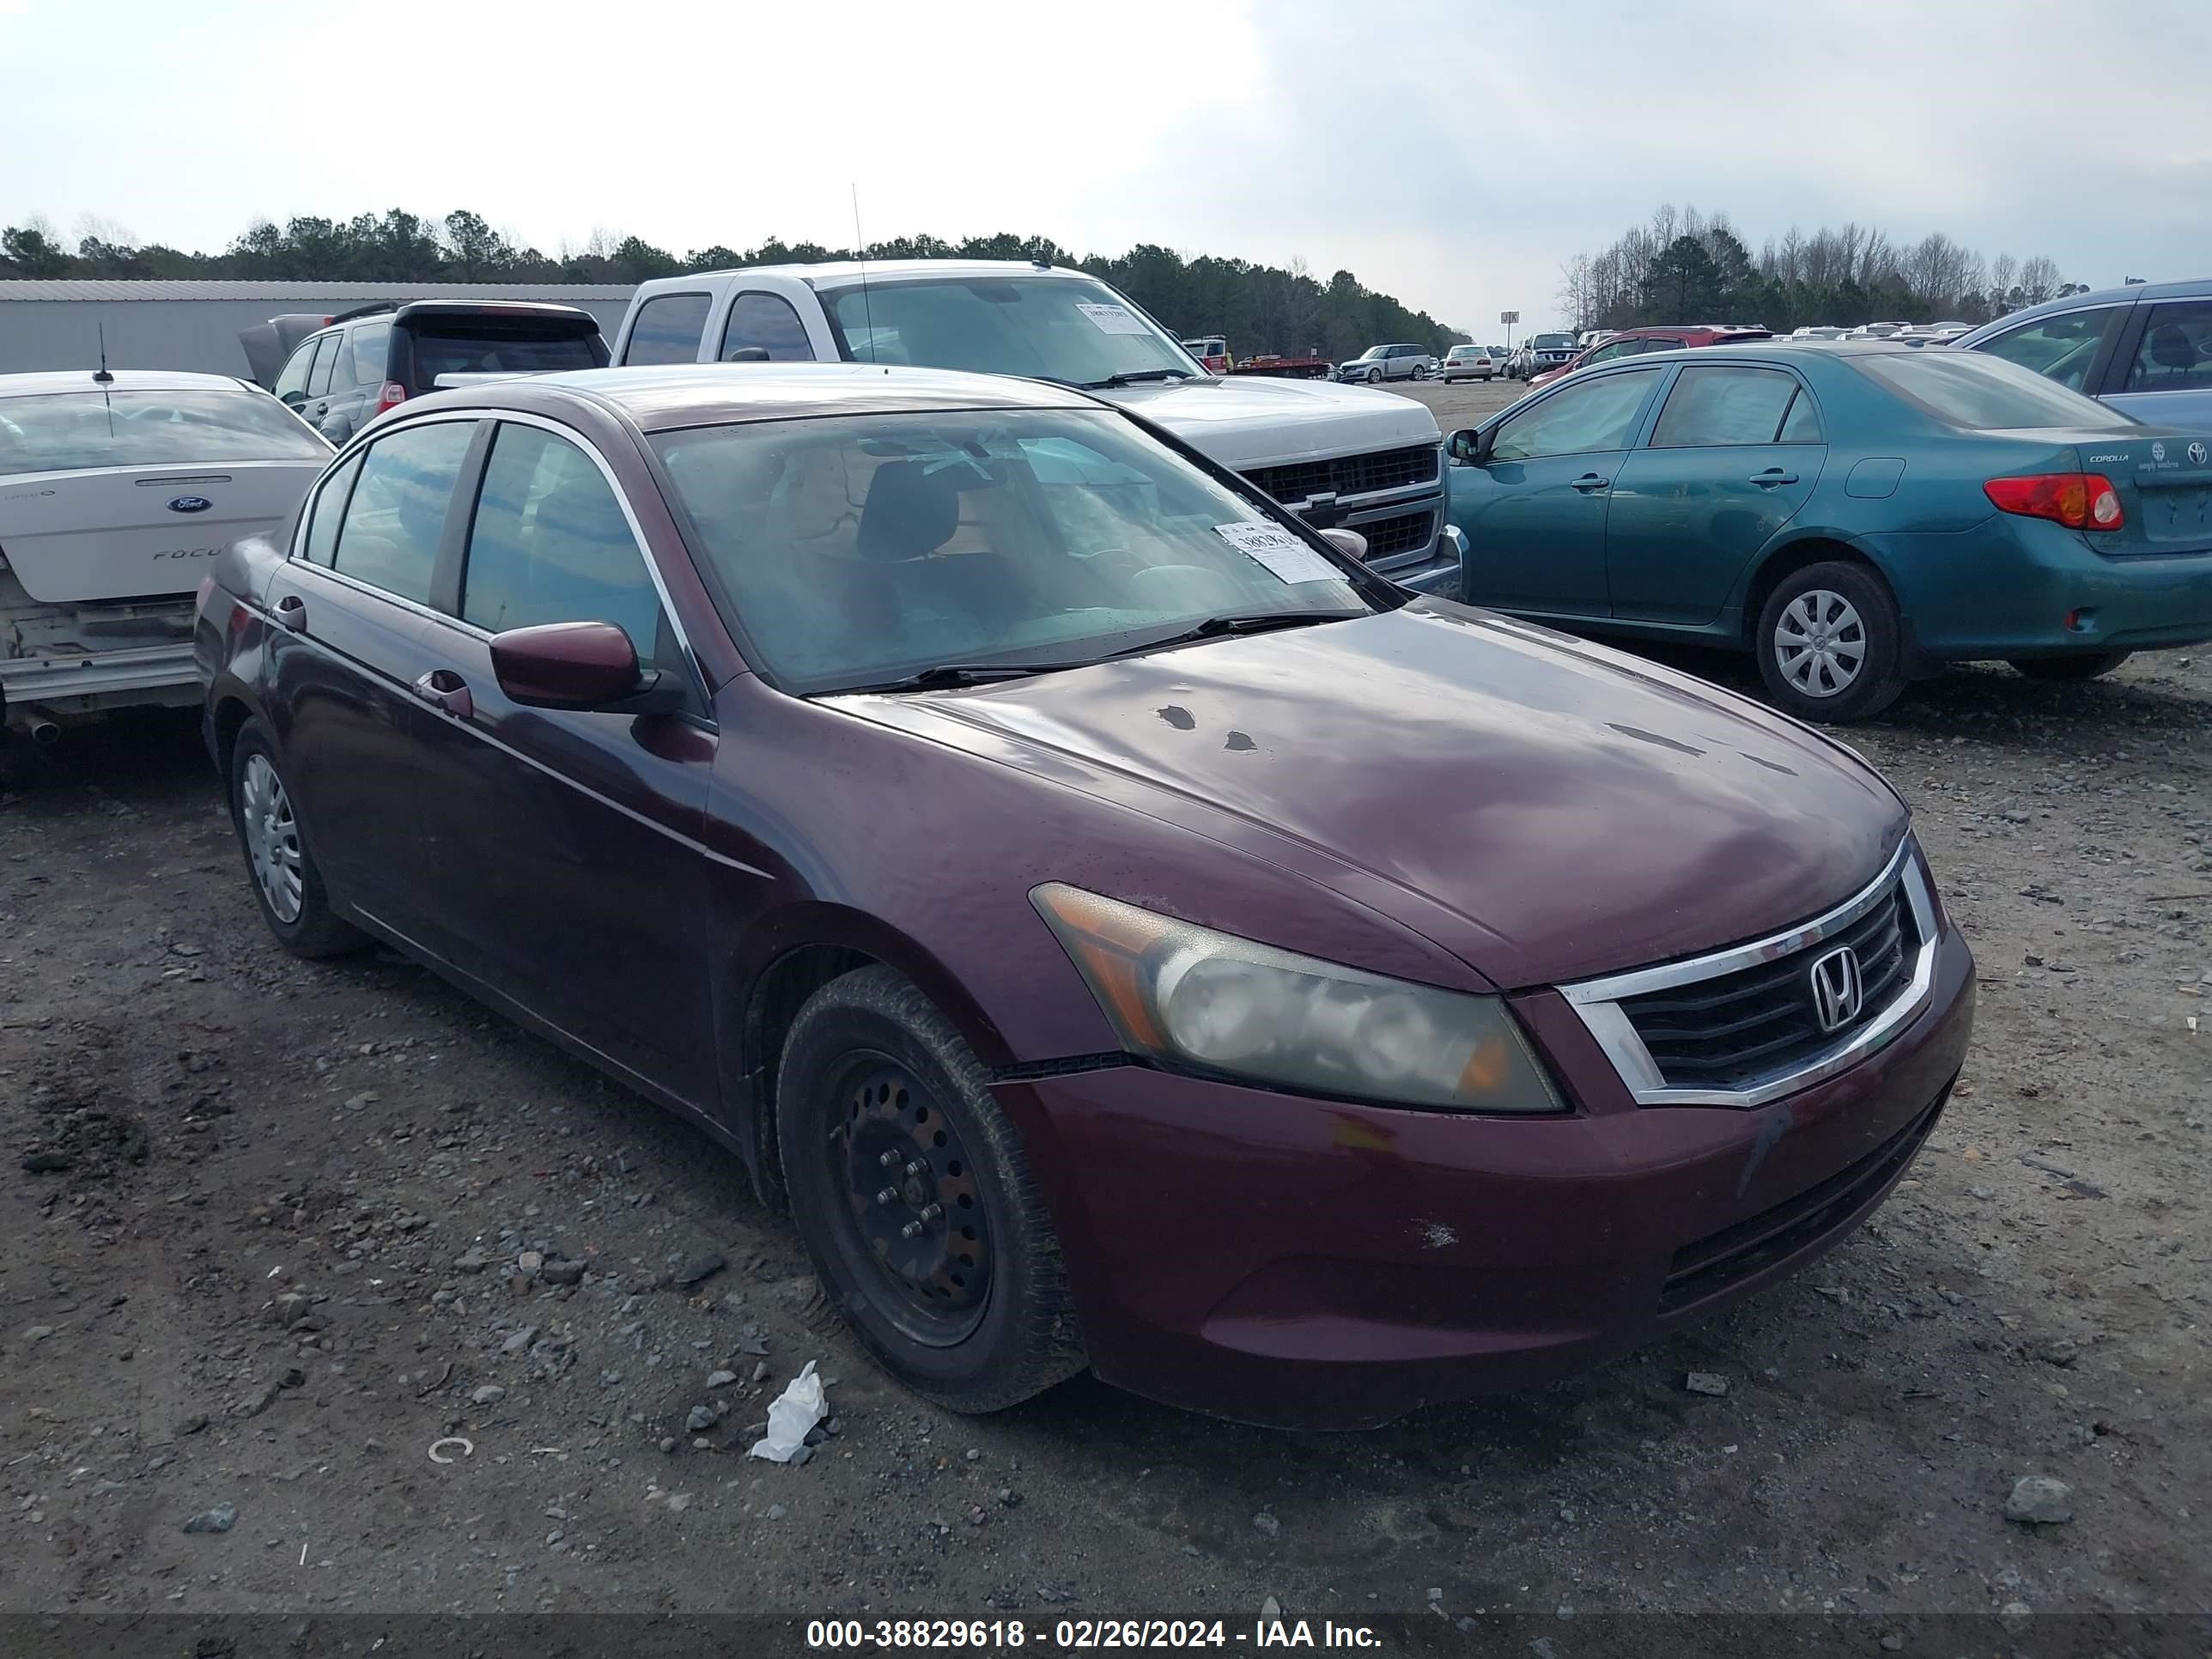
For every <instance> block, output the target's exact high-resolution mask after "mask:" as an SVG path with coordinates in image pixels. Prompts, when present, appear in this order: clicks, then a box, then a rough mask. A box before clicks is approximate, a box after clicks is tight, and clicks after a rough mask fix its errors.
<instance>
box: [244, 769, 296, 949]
mask: <svg viewBox="0 0 2212 1659" xmlns="http://www.w3.org/2000/svg"><path fill="white" fill-rule="evenodd" d="M238 820H239V824H240V828H241V829H243V831H244V832H245V836H246V860H247V862H248V863H249V864H251V865H252V869H253V879H254V882H255V884H257V885H258V886H259V888H260V889H261V897H262V900H263V902H265V903H266V904H267V905H268V906H269V910H270V915H274V916H275V917H276V920H277V921H285V922H291V921H299V919H300V902H301V869H302V866H303V863H304V860H302V858H301V852H300V825H299V822H298V820H297V819H295V817H293V816H292V798H291V796H290V795H289V794H287V793H285V789H284V780H283V779H282V778H280V777H278V776H277V775H276V768H275V767H274V766H272V765H270V763H269V757H267V756H266V755H253V756H250V757H247V760H246V776H245V778H244V780H243V781H241V783H240V787H239V793H238Z"/></svg>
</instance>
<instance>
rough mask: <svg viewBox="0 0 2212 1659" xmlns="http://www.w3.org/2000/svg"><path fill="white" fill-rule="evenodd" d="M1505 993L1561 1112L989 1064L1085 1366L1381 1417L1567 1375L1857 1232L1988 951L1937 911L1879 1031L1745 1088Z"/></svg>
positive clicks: (1532, 997)
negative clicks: (1928, 956)
mask: <svg viewBox="0 0 2212 1659" xmlns="http://www.w3.org/2000/svg"><path fill="white" fill-rule="evenodd" d="M1516 1008H1517V1009H1518V1011H1519V1012H1520V1013H1521V1015H1522V1019H1523V1021H1524V1023H1525V1024H1527V1026H1528V1029H1529V1030H1530V1032H1531V1033H1532V1035H1533V1036H1534V1037H1535V1038H1536V1040H1537V1042H1538V1044H1539V1046H1540V1047H1541V1048H1542V1049H1543V1050H1544V1052H1545V1054H1546V1056H1547V1059H1548V1060H1549V1061H1550V1062H1551V1065H1552V1066H1553V1070H1554V1072H1555V1073H1556V1074H1557V1075H1559V1077H1560V1078H1562V1079H1564V1080H1565V1082H1566V1084H1567V1085H1568V1087H1569V1089H1570V1091H1571V1092H1572V1093H1573V1094H1574V1095H1575V1096H1576V1097H1577V1099H1578V1101H1579V1105H1578V1107H1577V1110H1576V1111H1574V1112H1573V1113H1571V1114H1570V1115H1561V1116H1557V1117H1548V1116H1547V1117H1542V1118H1528V1119H1520V1120H1512V1119H1497V1118H1462V1117H1455V1116H1453V1115H1449V1114H1444V1113H1433V1112H1417V1111H1407V1110H1401V1109H1389V1108H1383V1107H1374V1106H1365V1105H1354V1104H1349V1103H1331V1102H1326V1101H1316V1100H1309V1099H1302V1098H1297V1097H1291V1096H1286V1095H1281V1094H1276V1093H1273V1092H1271V1091H1265V1090H1261V1089H1255V1088H1247V1087H1243V1086H1239V1085H1230V1084H1225V1083H1218V1082H1211V1081H1206V1080H1202V1079H1194V1078H1188V1077H1183V1076H1178V1075H1173V1074H1170V1073H1161V1072H1157V1071H1152V1070H1148V1069H1144V1068H1140V1067H1137V1066H1121V1067H1115V1068H1113V1069H1111V1070H1107V1071H1098V1072H1089V1073H1079V1074H1076V1075H1073V1076H1068V1077H1060V1078H1054V1079H1041V1080H1036V1081H1030V1082H1022V1083H1008V1084H1002V1085H999V1090H998V1092H999V1094H1000V1097H1001V1098H1002V1099H1003V1100H1004V1101H1005V1103H1006V1106H1007V1108H1008V1109H1009V1111H1010V1113H1011V1114H1012V1115H1013V1116H1014V1117H1015V1118H1016V1120H1017V1121H1018V1122H1020V1123H1021V1125H1022V1127H1023V1129H1024V1135H1025V1138H1027V1139H1029V1140H1030V1143H1031V1151H1032V1161H1033V1163H1034V1164H1035V1165H1036V1168H1037V1170H1038V1173H1039V1175H1040V1176H1041V1177H1042V1179H1043V1181H1044V1182H1045V1183H1046V1186H1047V1188H1048V1192H1049V1194H1050V1196H1051V1199H1052V1202H1053V1208H1054V1216H1055V1218H1056V1219H1057V1221H1058V1224H1059V1228H1060V1242H1061V1245H1062V1248H1063V1250H1064V1252H1065V1254H1066V1261H1067V1265H1068V1270H1069V1281H1070V1284H1071V1285H1072V1286H1073V1290H1074V1292H1075V1296H1076V1302H1077V1310H1078V1313H1079V1317H1080V1318H1081V1320H1082V1322H1083V1330H1084V1337H1085V1343H1086V1345H1087V1346H1088V1349H1089V1352H1090V1355H1091V1364H1092V1366H1093V1368H1094V1369H1095V1370H1097V1372H1098V1374H1099V1375H1100V1376H1103V1377H1104V1378H1105V1379H1106V1380H1108V1381H1109V1382H1111V1383H1116V1384H1119V1385H1120V1386H1122V1387H1125V1388H1127V1389H1132V1390H1133V1391H1134V1392H1136V1393H1139V1394H1142V1395H1149V1396H1151V1397H1152V1398H1155V1399H1158V1400H1163V1401H1170V1402H1171V1403H1174V1404H1176V1405H1180V1406H1184V1407H1190V1408H1193V1409H1195V1410H1199V1411H1203V1412H1207V1413H1213V1414H1215V1415H1218V1416H1222V1417H1227V1418H1232V1419H1237V1420H1240V1421H1245V1422H1255V1423H1265V1424H1273V1425H1285V1426H1293V1427H1307V1428H1357V1427H1364V1426H1369V1425H1375V1424H1379V1423H1385V1422H1388V1421H1389V1420H1391V1419H1394V1418H1396V1417H1399V1416H1401V1415H1403V1414H1404V1413H1407V1412H1409V1411H1412V1410H1414V1409H1415V1408H1417V1407H1422V1406H1425V1405H1429V1404H1432V1403H1436V1402H1439V1401H1451V1400H1457V1399H1462V1398H1466V1397H1468V1396H1472V1395H1481V1394H1486V1393H1494V1392H1500V1391H1505V1390H1512V1389H1526V1388H1531V1387H1534V1386H1537V1385H1540V1384H1542V1383H1547V1382H1550V1381H1553V1380H1554V1379H1556V1378H1558V1377H1559V1376H1564V1375H1566V1374H1569V1373H1571V1372H1574V1371H1577V1370H1582V1369H1583V1368H1585V1367H1587V1366H1589V1365H1590V1364H1595V1362H1597V1361H1599V1360H1601V1359H1604V1358H1607V1357H1609V1356H1611V1355H1613V1354H1617V1353H1619V1352H1623V1351H1624V1350H1626V1349H1628V1348H1631V1347H1633V1346H1636V1345H1638V1343H1641V1342H1643V1341H1645V1340H1648V1339H1650V1338H1651V1337H1653V1336H1655V1335H1656V1334H1660V1333H1661V1332H1663V1331H1665V1330H1667V1329H1668V1328H1670V1327H1672V1326H1673V1325H1674V1324H1676V1323H1678V1322H1681V1321H1683V1320H1686V1319H1688V1318H1691V1317H1692V1316H1698V1315H1700V1314H1703V1313H1705V1312H1707V1311H1710V1310H1712V1309H1714V1308H1716V1307H1718V1306H1721V1305H1723V1304H1725V1303H1727V1302H1729V1301H1731V1300H1733V1299H1735V1297H1740V1296H1742V1295H1745V1294H1747V1293H1748V1292H1750V1291H1753V1290H1755V1289H1756V1288H1758V1287H1759V1286H1760V1285H1766V1284H1769V1283H1771V1282H1772V1281H1773V1280H1774V1279H1778V1278H1779V1277H1781V1276H1783V1275H1784V1274H1786V1273H1790V1272H1791V1271H1793V1270H1794V1269H1796V1268H1797V1267H1801V1266H1802V1265H1803V1264H1805V1263H1806V1262H1808V1261H1811V1260H1812V1259H1814V1257H1816V1256H1818V1255H1820V1254H1821V1253H1822V1252H1823V1251H1825V1250H1826V1249H1829V1248H1831V1247H1832V1246H1833V1245H1834V1244H1835V1243H1837V1242H1838V1240H1840V1239H1841V1238H1843V1237H1844V1236H1846V1235H1847V1234H1848V1233H1849V1232H1850V1231H1851V1229H1852V1228H1853V1227H1854V1226H1856V1225H1857V1223H1858V1222H1859V1221H1860V1220H1862V1219H1863V1218H1864V1217H1865V1216H1866V1215H1867V1214H1868V1213H1869V1212H1870V1211H1871V1210H1873V1209H1874V1207H1875V1206H1876V1205H1878V1204H1879V1203H1880V1202H1881V1200H1882V1198H1883V1197H1884V1196H1885V1195H1886V1194H1887V1193H1888V1191H1889V1189H1890V1188H1891V1187H1892V1186H1893V1185H1894V1184H1895V1182H1896V1181H1897V1180H1898V1178H1899V1176H1901V1175H1902V1174H1903V1172H1904V1170H1905V1167H1906V1166H1907V1164H1909V1163H1910V1162H1911V1158H1912V1155H1913V1154H1914V1153H1915V1152H1917V1150H1918V1148H1919V1146H1920V1144H1921V1142H1922V1141H1923V1139H1925V1138H1926V1136H1927V1134H1928V1133H1929V1130H1930V1129H1931V1128H1932V1127H1933V1126H1934V1123H1935V1121H1936V1115H1937V1114H1938V1113H1940V1111H1941V1110H1942V1106H1943V1103H1944V1101H1945V1100H1946V1098H1947V1097H1948V1093H1949V1091H1950V1086H1951V1084H1952V1081H1953V1080H1954V1079H1955V1078H1956V1077H1957V1075H1958V1072H1959V1068H1960V1065H1961V1063H1962V1062H1963V1061H1964V1060H1965V1057H1966V1043H1967V1039H1968V1036H1969V1034H1970V1032H1971V1030H1972V1020H1973V963H1972V957H1971V955H1970V954H1969V952H1968V951H1967V949H1966V944H1965V942H1964V941H1963V940H1962V939H1960V937H1959V935H1958V933H1956V932H1955V931H1954V930H1948V929H1947V930H1946V931H1945V933H1943V935H1942V939H1941V943H1940V945H1939V948H1938V951H1937V957H1936V975H1935V984H1934V987H1933V990H1932V993H1931V994H1930V997H1929V1001H1928V1003H1927V1006H1925V1007H1924V1008H1923V1011H1922V1012H1921V1013H1920V1014H1919V1016H1918V1017H1917V1018H1915V1019H1914V1020H1913V1021H1912V1022H1911V1024H1910V1025H1908V1026H1907V1027H1906V1028H1905V1030H1903V1031H1902V1032H1900V1033H1899V1036H1897V1037H1896V1038H1895V1039H1894V1040H1893V1042H1891V1043H1890V1044H1889V1045H1888V1046H1887V1047H1886V1048H1882V1049H1881V1050H1880V1051H1879V1052H1878V1053H1876V1054H1873V1055H1871V1056H1870V1057H1869V1058H1868V1059H1867V1060H1865V1061H1863V1063H1862V1064H1860V1065H1859V1066H1857V1067H1855V1068H1854V1069H1852V1070H1851V1071H1850V1072H1847V1073H1843V1074H1842V1075H1840V1076H1838V1077H1835V1078H1832V1079H1828V1080H1827V1081H1826V1082H1824V1083H1820V1084H1819V1085H1814V1086H1813V1087H1810V1088H1808V1089H1805V1090H1802V1091H1799V1092H1797V1093H1796V1094H1794V1095H1790V1096H1788V1097H1784V1098H1783V1099H1781V1100H1778V1101H1776V1102H1774V1103H1771V1104H1770V1105H1767V1106H1765V1107H1761V1108H1759V1109H1753V1110H1731V1109H1721V1108H1705V1107H1660V1108H1638V1107H1637V1106H1636V1105H1635V1104H1634V1103H1632V1101H1631V1100H1630V1099H1629V1097H1628V1096H1627V1093H1626V1089H1625V1088H1624V1087H1623V1086H1622V1085H1621V1083H1620V1079H1619V1077H1618V1075H1617V1074H1616V1073H1614V1072H1613V1069H1612V1067H1611V1066H1609V1065H1608V1064H1607V1061H1606V1060H1605V1059H1604V1057H1603V1055H1602V1054H1601V1053H1600V1052H1599V1051H1598V1049H1597V1048H1596V1045H1595V1042H1594V1040H1593V1039H1591V1038H1590V1036H1589V1033H1588V1031H1587V1030H1585V1029H1584V1028H1583V1026H1582V1025H1581V1024H1580V1022H1579V1021H1578V1020H1577V1019H1576V1018H1575V1016H1574V1015H1573V1013H1572V1012H1571V1010H1570V1009H1569V1008H1568V1007H1567V1006H1566V1004H1565V1001H1564V1000H1562V999H1561V998H1559V996H1558V994H1556V993H1551V992H1540V993H1535V994H1529V995H1527V996H1524V997H1521V998H1517V999H1516ZM1138 1149H1141V1151H1139V1150H1138Z"/></svg>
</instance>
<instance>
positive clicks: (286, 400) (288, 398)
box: [277, 392, 307, 409]
mask: <svg viewBox="0 0 2212 1659" xmlns="http://www.w3.org/2000/svg"><path fill="white" fill-rule="evenodd" d="M277 401H278V402H279V403H281V404H283V405H284V407H285V408H287V409H301V408H304V407H305V406H306V404H307V393H306V392H285V393H284V394H283V396H282V397H280V398H278V399H277Z"/></svg>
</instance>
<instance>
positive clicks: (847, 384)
mask: <svg viewBox="0 0 2212 1659" xmlns="http://www.w3.org/2000/svg"><path fill="white" fill-rule="evenodd" d="M517 390H520V391H522V392H527V393H537V392H552V393H556V394H562V393H566V394H568V395H572V396H576V397H581V398H590V399H591V400H592V401H593V402H596V403H599V404H603V405H605V406H607V407H610V408H612V409H614V410H618V411H619V412H621V413H622V414H623V415H625V416H629V419H630V420H631V421H632V422H635V425H636V426H637V427H638V428H639V429H640V430H641V431H645V432H656V431H665V430H667V429H669V428H674V427H688V426H720V425H726V424H729V423H732V422H741V421H778V420H797V419H803V418H805V417H808V416H823V415H882V414H896V413H921V412H927V411H928V410H952V409H1103V408H1105V407H1106V405H1105V404H1102V403H1100V402H1099V401H1098V400H1097V398H1091V397H1089V396H1086V395H1085V393H1083V392H1079V391H1077V390H1075V389H1074V388H1073V387H1072V386H1054V385H1052V384H1050V383H1049V382H1047V381H1043V380H1016V379H1014V378H1012V377H1011V376H1008V375H1002V374H962V373H960V372H958V371H957V370H952V369H939V368H886V367H880V366H878V365H876V364H872V363H666V364H654V365H651V366H639V367H634V368H591V369H572V370H568V371H566V372H564V373H562V374H529V375H520V376H517V377H515V378H514V379H513V380H496V381H485V382H481V383H479V384H477V385H476V386H468V387H464V388H461V389H459V390H457V391H454V392H440V393H435V394H433V395H434V396H435V398H436V399H437V406H438V407H441V408H448V409H451V408H459V407H475V408H483V407H487V406H496V405H498V404H501V403H503V402H507V401H509V400H510V399H511V398H512V395H513V392H515V391H517ZM418 403H419V405H420V406H422V407H425V408H427V407H429V406H430V404H431V399H430V398H422V399H420V400H418Z"/></svg>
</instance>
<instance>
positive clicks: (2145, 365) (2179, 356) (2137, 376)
mask: <svg viewBox="0 0 2212 1659" xmlns="http://www.w3.org/2000/svg"><path fill="white" fill-rule="evenodd" d="M2208 387H2212V300H2195V301H2191V302H2190V303H2188V304H2187V305H2174V306H2154V307H2151V313H2150V320H2149V322H2148V324H2146V325H2144V328H2143V337H2142V344H2141V345H2140V346H2138V347H2136V355H2135V361H2134V362H2130V364H2129V365H2128V380H2127V385H2126V386H2124V387H2123V388H2122V390H2124V391H2127V392H2203V391H2204V390H2206V389H2207V388H2208Z"/></svg>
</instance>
